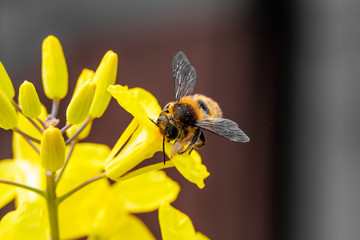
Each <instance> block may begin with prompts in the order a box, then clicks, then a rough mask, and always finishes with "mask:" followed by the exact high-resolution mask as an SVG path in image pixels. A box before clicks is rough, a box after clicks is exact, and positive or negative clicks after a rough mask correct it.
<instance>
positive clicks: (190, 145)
mask: <svg viewBox="0 0 360 240" xmlns="http://www.w3.org/2000/svg"><path fill="white" fill-rule="evenodd" d="M200 134H201V131H200V129H197V130H196V131H195V134H194V136H193V138H192V139H191V142H190V144H189V145H188V146H187V148H186V149H185V150H184V151H183V152H182V153H180V154H183V153H184V152H187V151H188V150H189V149H191V148H192V146H193V145H194V144H195V143H196V142H197V141H198V139H199V137H200ZM189 154H190V153H189Z"/></svg>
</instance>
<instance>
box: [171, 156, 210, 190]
mask: <svg viewBox="0 0 360 240" xmlns="http://www.w3.org/2000/svg"><path fill="white" fill-rule="evenodd" d="M171 161H172V162H173V163H174V165H175V167H176V169H177V170H178V171H179V172H180V173H181V174H182V175H183V176H184V177H185V178H186V179H187V180H189V181H190V182H192V183H195V184H196V185H197V186H198V187H199V188H203V187H204V186H205V184H204V179H205V178H207V177H208V176H209V175H210V173H209V172H208V171H207V169H206V166H205V165H203V164H202V163H201V157H200V155H199V154H198V153H197V152H196V151H192V152H191V154H190V155H189V154H188V153H183V154H180V155H179V154H177V155H175V156H173V157H172V158H171Z"/></svg>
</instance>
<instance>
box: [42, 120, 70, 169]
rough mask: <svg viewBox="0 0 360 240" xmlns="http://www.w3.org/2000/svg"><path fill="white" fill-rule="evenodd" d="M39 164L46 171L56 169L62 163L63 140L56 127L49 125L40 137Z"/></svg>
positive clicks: (63, 155)
mask: <svg viewBox="0 0 360 240" xmlns="http://www.w3.org/2000/svg"><path fill="white" fill-rule="evenodd" d="M40 158H41V165H42V166H43V168H45V169H46V171H52V172H54V171H56V170H58V169H60V168H61V167H62V166H63V165H64V161H65V141H64V138H63V136H62V134H61V132H60V130H59V129H58V128H54V127H52V126H51V127H49V128H48V129H46V130H45V131H44V133H43V135H42V137H41V145H40Z"/></svg>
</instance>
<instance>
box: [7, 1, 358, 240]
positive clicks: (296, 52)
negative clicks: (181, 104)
mask: <svg viewBox="0 0 360 240" xmlns="http://www.w3.org/2000/svg"><path fill="white" fill-rule="evenodd" d="M359 20H360V19H359V3H358V2H355V1H341V3H340V2H338V1H324V0H319V1H310V0H304V1H265V0H257V1H251V0H243V1H236V0H222V1H220V0H210V1H205V0H204V1H189V0H185V1H159V0H155V1H146V0H141V1H139V0H138V1H130V0H127V1H115V0H112V1H110V0H106V1H101V2H100V1H84V0H82V1H56V2H55V1H16V2H15V1H6V0H1V1H0V60H1V61H2V62H3V64H4V66H5V68H6V69H7V71H8V73H9V75H10V77H11V79H12V80H13V82H14V86H15V88H16V89H18V87H19V86H20V84H21V83H22V81H24V80H28V81H31V82H33V83H34V84H35V86H36V88H37V90H38V93H39V94H40V95H41V96H40V98H41V100H42V102H43V103H45V105H47V106H48V109H49V107H50V101H48V100H47V99H46V97H45V96H44V94H43V90H42V85H41V43H42V40H43V39H44V38H45V37H46V36H48V35H49V34H53V35H55V36H56V37H58V38H59V39H60V41H61V43H62V46H63V49H64V52H65V57H66V60H67V63H68V70H69V79H70V83H69V84H70V85H69V94H68V95H69V96H68V97H67V98H66V99H64V100H63V101H62V103H61V108H60V113H61V115H60V116H61V117H62V120H63V121H62V123H63V122H64V115H65V110H66V105H67V104H68V103H69V101H70V98H69V97H70V96H71V94H70V93H72V91H73V89H74V87H75V83H76V79H77V77H78V75H79V74H80V72H81V70H82V69H83V68H85V67H86V68H90V69H93V70H95V69H96V67H97V66H98V64H99V62H100V60H101V58H102V57H103V55H104V54H105V52H106V51H107V50H109V49H111V50H113V51H114V52H116V53H118V55H119V71H118V78H117V83H119V84H122V85H129V86H130V87H137V86H138V87H143V88H145V89H147V90H149V91H150V92H152V93H153V94H154V95H155V96H156V97H157V99H158V100H159V103H160V104H161V105H164V104H166V103H167V102H169V101H171V100H173V98H174V92H173V89H174V88H173V81H172V73H171V60H172V57H173V56H174V54H175V53H176V52H177V51H179V50H182V51H184V52H185V54H186V55H187V57H188V58H189V60H190V62H191V63H192V65H193V66H194V67H195V68H196V70H197V75H198V80H197V85H196V87H195V91H194V92H197V93H203V94H205V95H208V96H210V97H212V98H214V99H215V100H217V101H218V102H219V104H220V106H221V108H222V110H223V112H224V117H226V118H230V119H232V120H234V121H236V122H237V123H238V124H239V126H240V128H242V129H243V130H244V131H245V132H246V133H247V134H248V135H249V137H250V138H251V142H250V143H247V144H239V143H234V142H229V141H227V140H225V139H223V138H220V137H218V136H215V135H213V134H210V133H207V134H206V138H207V140H208V142H207V145H206V147H205V148H204V149H203V150H201V151H200V153H201V155H202V157H203V161H204V163H205V164H206V165H207V167H208V170H209V171H210V173H211V175H210V177H209V178H208V179H206V181H205V184H206V186H205V188H204V189H203V190H199V189H197V187H196V186H195V185H193V184H191V183H189V182H187V181H185V180H183V178H182V177H181V176H180V175H179V173H177V172H176V171H175V170H173V169H172V170H169V171H167V172H168V174H169V175H170V176H171V177H172V178H173V179H175V180H176V181H178V182H180V184H181V186H182V190H181V192H180V195H179V198H178V199H177V200H176V201H175V202H174V204H173V205H174V206H176V207H177V208H178V209H180V210H181V211H183V212H185V213H187V214H188V215H189V216H190V217H191V219H192V220H193V223H194V226H195V228H196V230H198V231H201V232H203V233H204V234H206V235H207V236H209V237H210V238H212V239H246V240H267V239H294V240H302V239H307V240H319V239H320V240H322V239H324V240H325V239H326V240H338V239H358V236H359V235H360V208H359V206H358V205H359V202H360V187H359V185H360V184H359V183H360V181H359V180H360V177H359V174H358V170H359V151H360V150H359V142H360V141H359V136H360V132H359V127H358V126H357V123H359V122H360V121H359V120H360V114H359V111H358V102H359V100H360V99H359V94H358V91H359V90H360V83H359V81H358V80H356V77H357V76H358V74H359V69H360V68H359V60H360V59H359V56H360V54H359V49H360V48H359V47H358V43H359V40H360V39H359V36H360V32H359V30H360V29H359V27H358V22H359ZM130 120H131V117H130V115H129V114H128V113H127V112H125V111H124V110H122V109H121V108H120V107H119V106H118V105H117V103H116V102H115V101H114V100H113V101H112V102H111V104H110V106H109V108H108V110H107V111H106V113H105V115H104V116H103V117H102V118H101V119H98V120H96V121H95V122H94V125H93V129H92V132H91V135H90V136H89V138H88V139H87V140H86V141H92V142H99V143H106V144H108V145H109V146H113V144H114V143H115V142H116V140H117V138H118V137H119V136H120V134H121V133H122V131H123V130H124V129H125V127H126V126H127V124H128V123H129V122H130ZM10 147H11V133H10V132H9V131H4V130H0V157H1V159H3V158H11V156H12V154H11V152H10V151H9V149H10ZM153 161H162V158H161V154H160V155H155V157H154V160H153ZM11 207H13V206H12V205H11V204H10V205H9V206H8V208H9V209H10V208H11ZM3 214H4V211H1V216H2V215H3ZM139 217H140V218H142V219H143V220H144V221H145V223H146V224H147V225H148V226H149V227H150V229H151V231H152V232H153V233H154V234H155V236H157V238H159V239H160V229H159V226H158V220H157V214H156V213H148V214H139Z"/></svg>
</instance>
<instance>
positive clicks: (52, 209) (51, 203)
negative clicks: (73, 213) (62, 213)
mask: <svg viewBox="0 0 360 240" xmlns="http://www.w3.org/2000/svg"><path fill="white" fill-rule="evenodd" d="M55 176H56V172H50V171H47V172H46V203H47V207H48V213H49V221H50V235H51V240H59V239H60V235H59V220H58V201H57V197H56V192H55V186H56V185H55Z"/></svg>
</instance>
